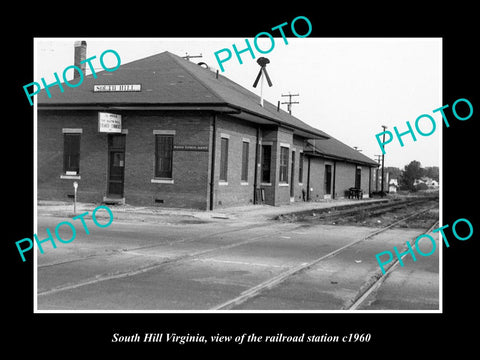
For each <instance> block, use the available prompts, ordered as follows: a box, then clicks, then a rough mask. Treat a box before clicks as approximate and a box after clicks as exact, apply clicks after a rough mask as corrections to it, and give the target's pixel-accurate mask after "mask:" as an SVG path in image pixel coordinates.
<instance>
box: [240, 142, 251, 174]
mask: <svg viewBox="0 0 480 360" xmlns="http://www.w3.org/2000/svg"><path fill="white" fill-rule="evenodd" d="M249 145H250V144H249V143H248V142H247V141H244V142H243V147H242V178H241V180H242V181H248V148H249Z"/></svg>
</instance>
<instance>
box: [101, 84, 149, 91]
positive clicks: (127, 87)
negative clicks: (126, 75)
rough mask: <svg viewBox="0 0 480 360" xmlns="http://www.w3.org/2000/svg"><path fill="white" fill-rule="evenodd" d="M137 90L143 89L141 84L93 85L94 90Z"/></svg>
mask: <svg viewBox="0 0 480 360" xmlns="http://www.w3.org/2000/svg"><path fill="white" fill-rule="evenodd" d="M125 91H126V92H132V91H133V92H135V91H142V85H141V84H118V85H93V92H125Z"/></svg>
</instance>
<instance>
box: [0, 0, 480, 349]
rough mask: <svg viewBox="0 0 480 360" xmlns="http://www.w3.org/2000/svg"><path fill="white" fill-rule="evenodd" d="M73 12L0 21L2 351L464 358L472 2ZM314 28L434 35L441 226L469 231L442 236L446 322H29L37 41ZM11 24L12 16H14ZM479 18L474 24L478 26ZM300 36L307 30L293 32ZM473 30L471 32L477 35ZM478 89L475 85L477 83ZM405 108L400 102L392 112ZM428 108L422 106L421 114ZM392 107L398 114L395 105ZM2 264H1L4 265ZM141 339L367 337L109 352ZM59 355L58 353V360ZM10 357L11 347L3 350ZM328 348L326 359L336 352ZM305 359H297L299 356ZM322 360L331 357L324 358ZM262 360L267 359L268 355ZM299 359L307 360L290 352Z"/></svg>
mask: <svg viewBox="0 0 480 360" xmlns="http://www.w3.org/2000/svg"><path fill="white" fill-rule="evenodd" d="M117 4H118V5H115V4H114V3H113V5H112V4H109V5H107V4H103V3H100V4H90V5H89V4H88V3H86V4H84V5H80V4H73V5H71V6H70V5H65V4H64V5H62V6H59V7H54V6H51V7H50V8H48V7H46V6H45V5H43V4H42V6H41V8H40V6H38V9H37V6H36V5H35V6H33V7H32V6H30V7H28V9H27V8H25V9H21V10H18V11H17V12H14V13H15V14H16V18H15V19H14V18H12V20H13V21H11V22H8V21H7V22H4V23H3V24H2V29H3V31H2V33H3V34H4V38H3V46H4V49H6V50H7V51H4V52H3V54H2V62H3V64H4V65H3V66H2V69H3V74H4V75H5V74H6V75H7V83H6V84H5V83H4V87H3V89H2V97H3V100H4V101H3V104H2V105H3V106H2V108H3V114H4V118H3V125H4V126H3V127H2V133H3V141H2V154H3V156H2V160H3V161H2V165H3V166H2V174H3V178H4V181H3V182H2V184H3V186H2V194H1V199H2V205H3V208H4V209H5V210H4V211H3V213H2V220H3V221H2V224H3V230H4V236H3V240H2V250H3V251H2V255H3V260H4V261H2V272H3V275H4V276H3V279H5V282H6V287H5V290H4V291H2V295H3V299H4V302H3V303H4V305H3V310H4V312H5V314H4V318H5V319H7V321H3V324H4V327H5V330H6V334H7V335H6V337H5V335H4V337H3V338H4V339H5V344H6V345H7V347H8V348H11V349H12V350H16V351H17V352H21V353H24V352H25V351H28V350H29V349H31V350H32V351H33V353H31V352H30V354H31V355H32V356H36V354H37V353H36V352H38V353H44V354H48V356H49V357H52V358H56V357H57V356H58V357H60V356H62V357H65V356H69V355H76V354H78V355H80V354H86V355H94V354H98V353H99V352H102V353H103V351H104V350H105V351H108V353H112V354H113V353H115V354H117V353H118V354H124V353H125V351H126V350H133V351H134V352H136V353H138V354H140V353H142V352H143V351H146V352H148V353H151V354H153V356H156V357H163V356H165V355H167V354H166V351H167V350H168V351H174V352H176V353H177V354H181V353H183V352H186V351H191V350H194V351H195V353H196V355H197V356H198V355H200V354H201V352H206V353H209V354H213V353H216V352H218V353H219V354H224V355H227V354H233V353H235V354H241V353H243V352H244V351H249V352H251V351H254V352H255V351H257V350H259V349H262V350H267V351H268V352H274V351H278V350H280V351H282V350H283V349H284V348H286V347H293V348H294V349H298V351H300V350H308V351H312V352H310V353H309V354H311V355H314V356H315V357H324V356H331V354H335V355H338V354H341V353H342V352H343V351H345V350H347V351H350V350H353V355H354V356H355V355H356V356H358V355H361V354H370V355H372V356H391V355H393V354H396V353H398V354H404V355H406V356H412V355H415V356H418V355H419V354H420V352H424V353H425V354H429V355H433V354H436V353H437V351H439V352H438V353H441V352H442V351H443V350H446V349H453V350H454V349H460V348H461V349H462V353H463V354H465V351H467V349H468V348H470V347H472V348H473V344H474V343H475V340H476V336H475V332H476V333H478V331H476V324H475V323H474V322H473V321H472V320H473V318H472V317H473V315H474V314H475V313H476V311H475V309H476V305H477V301H478V300H477V291H476V290H477V289H476V287H477V286H476V285H477V281H476V274H477V272H476V271H475V268H477V267H478V265H477V262H476V261H475V260H476V258H477V257H478V252H477V250H478V241H479V234H480V228H479V226H478V225H479V222H478V211H477V212H474V211H473V209H474V208H475V207H474V206H473V205H476V202H477V201H478V199H479V196H478V191H477V190H476V188H477V187H478V182H479V181H478V179H480V177H479V176H478V172H477V167H478V166H477V164H478V160H477V159H478V153H479V152H478V150H477V146H475V145H476V137H477V134H476V131H475V130H476V125H477V122H478V121H479V114H480V106H479V102H478V94H479V91H478V88H477V87H475V91H474V83H475V82H478V80H479V78H480V77H479V76H478V75H479V74H478V65H479V64H480V61H479V60H480V59H479V55H478V51H479V46H478V36H477V37H475V36H474V28H475V27H476V28H477V30H478V19H474V13H475V12H478V10H477V9H475V7H474V3H471V5H463V4H461V3H458V2H456V3H454V4H451V3H449V4H448V6H446V5H442V4H446V3H438V5H437V6H435V7H429V8H419V7H418V4H416V5H415V6H413V5H408V4H407V3H397V4H395V5H388V6H383V7H376V6H369V5H366V4H361V3H357V4H356V5H355V6H353V7H352V6H351V5H349V4H347V3H340V4H339V5H338V7H337V8H333V7H326V6H325V5H323V4H321V3H316V4H315V6H314V7H313V6H309V7H305V6H302V5H301V4H300V3H298V4H297V3H285V4H280V3H275V4H272V5H268V4H264V5H262V6H261V8H260V4H255V5H253V6H252V5H247V4H246V3H239V4H235V3H221V4H219V5H218V6H216V5H214V4H213V3H201V4H200V3H196V4H189V3H182V6H181V8H178V9H177V8H173V7H171V5H168V6H167V5H166V4H165V3H145V4H142V3H140V2H136V3H135V4H125V2H124V3H117ZM300 15H302V16H306V17H308V19H309V20H310V21H311V23H312V27H313V31H312V33H311V34H310V36H309V37H442V38H443V87H444V97H443V104H439V106H441V105H444V104H449V105H450V107H449V108H447V109H446V111H445V112H446V115H447V117H448V119H449V120H450V127H449V128H448V129H447V128H445V127H444V128H443V164H442V166H443V184H442V186H443V209H442V210H443V223H444V224H450V225H451V224H452V223H453V222H454V221H455V220H457V219H458V218H467V219H469V220H470V221H471V222H472V223H473V226H474V234H473V236H472V237H471V238H470V239H469V240H468V241H463V242H461V241H457V240H455V239H454V238H453V235H452V233H451V231H450V230H447V231H446V233H447V235H449V239H454V240H451V241H450V245H451V246H450V248H448V249H447V248H445V246H444V248H443V314H418V313H413V314H405V313H381V314H371V313H370V314H362V313H358V312H356V313H341V314H312V313H310V314H243V313H242V314H81V313H79V314H77V313H73V314H34V313H33V256H32V255H31V254H32V252H30V253H29V254H28V255H27V256H26V257H27V261H26V262H25V263H22V262H21V259H20V257H19V256H18V252H17V249H16V246H15V241H18V240H20V239H22V238H25V237H28V238H31V237H32V235H33V233H34V230H33V204H34V198H33V186H34V184H33V180H32V179H33V154H34V147H33V107H30V106H29V104H28V101H26V98H25V93H24V92H23V85H25V84H28V83H30V82H32V81H35V79H34V78H33V38H34V37H79V38H80V37H186V36H190V37H191V36H198V37H229V36H236V37H240V38H252V37H254V36H255V35H256V34H257V33H259V32H261V31H266V29H269V28H271V27H274V26H276V25H279V24H281V23H283V22H289V23H290V22H291V20H293V19H294V18H295V17H297V16H300ZM12 16H13V15H12ZM475 21H476V22H475ZM298 32H299V33H304V32H302V31H301V29H299V30H298ZM477 32H478V31H477ZM475 85H476V84H475ZM459 98H467V99H468V100H470V102H471V103H472V104H473V108H474V113H473V116H472V117H471V118H470V119H469V120H467V121H458V120H456V119H455V118H454V116H453V114H452V112H451V106H452V104H453V102H454V101H455V100H457V99H459ZM399 105H401V104H399ZM429 110H433V109H426V113H428V111H429ZM392 111H395V110H394V109H392ZM5 260H6V261H5ZM116 332H118V333H121V334H133V333H136V332H138V333H144V332H155V333H161V332H163V333H167V332H168V333H177V334H187V333H190V334H197V333H200V334H202V335H205V336H207V337H209V336H210V335H216V334H217V333H220V334H221V335H232V336H235V335H241V334H243V333H255V334H256V335H263V336H264V335H272V334H277V333H283V334H284V335H301V334H302V333H306V334H319V335H321V334H325V333H328V334H330V335H339V336H342V335H348V334H349V333H370V334H371V335H372V340H371V341H370V342H369V343H351V344H342V343H331V344H327V343H317V344H307V343H303V344H265V343H263V344H253V343H249V344H245V343H244V344H243V345H240V346H239V345H237V344H235V343H231V344H207V345H203V344H201V345H198V344H185V345H177V344H167V343H151V344H149V343H133V344H112V343H111V339H112V334H113V333H116ZM59 349H64V350H62V351H61V352H59ZM5 350H7V349H5ZM332 351H333V352H332ZM302 354H305V355H302ZM327 354H330V355H327ZM264 356H268V355H264ZM297 356H307V353H303V352H302V353H297Z"/></svg>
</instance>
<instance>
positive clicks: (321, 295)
mask: <svg viewBox="0 0 480 360" xmlns="http://www.w3.org/2000/svg"><path fill="white" fill-rule="evenodd" d="M60 221H72V220H71V219H69V218H60V217H53V216H39V218H38V231H37V233H38V234H39V236H40V238H41V235H42V234H45V233H46V232H45V228H47V227H48V228H50V229H54V228H55V226H56V224H58V223H59V222H60ZM77 222H78V220H77V221H76V222H75V225H76V227H77V238H76V239H75V240H74V241H73V242H71V243H69V244H61V243H59V244H57V245H58V247H57V249H52V248H51V247H50V248H49V246H50V245H49V244H47V243H46V244H45V246H44V247H45V254H39V253H38V255H37V261H38V274H37V278H38V285H37V286H38V293H39V296H38V298H37V306H38V309H39V310H208V309H212V308H216V307H218V306H219V305H221V304H224V303H225V302H227V301H229V300H231V299H234V298H237V297H238V296H240V295H241V294H242V293H243V292H245V291H247V290H249V289H251V288H252V287H255V286H257V285H259V284H262V283H268V281H269V279H272V278H274V277H275V276H279V275H281V274H284V273H285V272H286V271H289V270H290V269H292V268H294V267H295V266H299V265H301V264H306V263H309V262H311V261H313V260H315V259H318V258H319V257H322V256H324V255H326V254H329V253H330V252H332V251H334V250H336V249H338V248H340V247H342V246H344V245H347V244H349V243H351V242H352V241H355V240H358V239H360V238H362V237H363V236H365V235H367V234H369V233H370V232H372V229H371V228H367V227H352V226H342V227H338V226H335V225H315V226H311V225H300V224H295V223H286V224H285V223H278V222H274V221H267V222H265V221H262V222H252V221H249V222H242V221H239V220H238V219H237V220H229V219H210V220H208V221H202V222H201V223H198V224H195V223H189V224H188V223H149V222H138V221H137V222H131V221H124V220H116V221H114V222H113V223H112V225H111V226H109V227H108V228H103V229H102V228H98V227H96V226H95V225H94V224H93V222H92V220H91V219H87V220H86V224H87V226H88V228H89V230H90V235H86V234H85V232H84V231H83V229H82V227H81V224H78V225H77ZM420 232H421V230H418V229H394V230H392V231H389V232H387V233H384V234H382V235H380V236H378V237H375V238H372V239H369V240H367V241H365V242H360V243H358V244H356V245H354V246H352V247H350V248H348V250H345V251H344V252H341V253H339V254H338V255H336V256H334V257H331V258H328V259H325V260H324V261H321V262H319V263H318V264H316V265H315V266H312V267H311V268H309V269H306V270H305V271H301V272H299V273H296V274H294V275H293V276H290V277H288V278H286V279H285V280H284V281H283V282H282V283H280V284H278V285H276V286H273V287H272V288H271V289H265V290H263V291H261V292H260V293H259V294H258V295H257V296H254V297H252V298H249V299H247V300H246V301H245V302H241V303H239V304H237V305H235V306H233V308H232V310H340V309H342V308H343V307H344V306H345V305H346V304H348V303H349V302H351V300H352V298H353V297H355V296H356V295H357V293H358V290H359V289H360V287H361V285H362V284H363V283H364V282H365V281H366V280H367V279H368V278H369V277H371V276H372V275H373V274H374V273H375V272H377V271H378V264H377V263H376V259H375V254H376V253H378V252H381V251H384V250H387V249H391V248H392V247H393V246H399V247H401V246H402V245H404V244H405V241H406V240H409V239H411V238H413V237H415V236H416V235H418V234H419V233H420ZM64 237H65V238H69V237H70V234H68V228H66V229H65V234H64ZM423 259H427V258H423ZM423 259H422V260H423ZM409 265H410V264H409ZM409 265H406V268H407V267H408V266H409ZM414 265H415V264H414ZM412 269H413V266H412ZM430 270H432V271H431V272H432V274H433V275H432V276H435V275H434V273H435V271H434V270H435V264H433V263H432V265H431V269H430ZM409 274H410V273H408V272H407V273H405V274H402V275H401V276H404V277H406V278H407V279H409V281H403V283H402V284H404V286H403V288H402V287H401V286H398V283H397V284H393V283H392V284H393V287H394V288H395V290H396V295H395V296H397V297H398V296H399V295H398V293H400V295H401V294H402V293H405V294H407V293H408V294H409V296H410V297H412V298H422V299H423V300H422V304H421V306H422V307H421V308H422V309H426V308H428V309H437V308H438V296H435V294H436V293H438V288H435V286H433V287H431V292H430V294H429V297H428V299H427V300H425V298H424V294H423V292H422V291H421V290H422V289H423V285H422V284H421V283H422V282H423V281H428V283H429V284H431V281H432V279H431V278H430V277H429V278H428V279H425V278H422V277H415V276H414V277H412V276H410V275H409ZM399 276H400V275H399ZM436 276H437V277H438V273H437V274H436ZM394 279H395V277H393V276H391V277H390V280H389V281H388V282H385V286H387V285H389V284H390V283H391V282H392V281H393V280H394ZM437 284H438V281H437ZM391 291H393V290H391ZM391 291H386V294H390V293H391ZM378 293H380V292H378ZM369 303H370V305H371V304H373V302H372V301H369ZM377 303H378V301H377ZM382 304H384V307H387V308H388V307H390V308H391V309H399V308H403V307H404V306H406V305H405V304H404V303H402V302H390V303H388V302H386V301H384V302H383V303H382ZM406 308H408V309H410V308H411V303H409V304H408V306H406Z"/></svg>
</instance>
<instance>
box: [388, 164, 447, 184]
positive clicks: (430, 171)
mask: <svg viewBox="0 0 480 360" xmlns="http://www.w3.org/2000/svg"><path fill="white" fill-rule="evenodd" d="M385 172H388V173H389V174H390V175H389V176H390V179H398V186H399V188H400V190H409V191H417V190H419V188H418V187H417V186H415V185H414V183H415V180H416V179H421V178H423V177H428V178H431V179H433V180H435V181H437V182H438V181H439V178H440V173H439V167H438V166H427V167H422V164H421V163H420V161H417V160H413V161H411V162H410V163H409V164H408V165H405V167H404V169H403V170H401V169H399V168H397V167H385Z"/></svg>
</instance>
